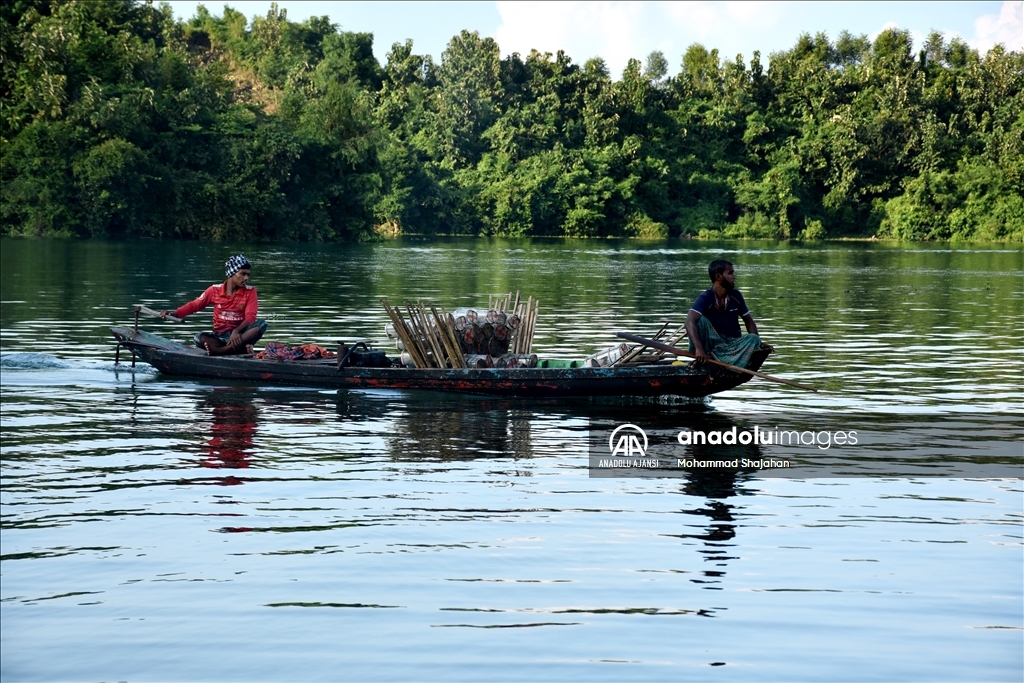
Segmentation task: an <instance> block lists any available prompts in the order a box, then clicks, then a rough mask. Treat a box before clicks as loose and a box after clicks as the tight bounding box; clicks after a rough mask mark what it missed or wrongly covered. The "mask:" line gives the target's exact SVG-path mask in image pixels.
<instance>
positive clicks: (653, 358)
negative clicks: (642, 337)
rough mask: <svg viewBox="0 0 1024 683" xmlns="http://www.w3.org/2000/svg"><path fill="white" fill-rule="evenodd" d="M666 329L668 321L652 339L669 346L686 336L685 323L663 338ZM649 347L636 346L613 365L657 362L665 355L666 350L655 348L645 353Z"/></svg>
mask: <svg viewBox="0 0 1024 683" xmlns="http://www.w3.org/2000/svg"><path fill="white" fill-rule="evenodd" d="M666 330H668V323H665V324H663V325H662V326H661V329H660V330H658V331H657V332H656V333H654V335H653V336H652V337H651V339H653V340H654V341H660V342H662V343H664V344H668V345H669V346H675V345H676V344H678V343H679V342H680V341H681V340H683V339H684V338H685V337H686V324H685V323H684V324H683V325H680V326H679V327H678V328H677V329H676V331H675V332H672V333H671V334H669V335H668V336H667V337H665V339H662V337H663V336H664V335H665V332H666ZM647 348H648V347H646V346H643V345H642V344H641V345H640V346H636V347H634V348H633V349H632V350H631V351H630V352H629V353H627V354H625V355H623V356H622V357H621V358H619V359H618V360H616V361H615V362H614V363H612V365H623V364H624V363H655V362H657V361H659V360H661V359H662V358H664V357H665V351H659V350H654V351H652V352H651V353H644V351H645V350H647Z"/></svg>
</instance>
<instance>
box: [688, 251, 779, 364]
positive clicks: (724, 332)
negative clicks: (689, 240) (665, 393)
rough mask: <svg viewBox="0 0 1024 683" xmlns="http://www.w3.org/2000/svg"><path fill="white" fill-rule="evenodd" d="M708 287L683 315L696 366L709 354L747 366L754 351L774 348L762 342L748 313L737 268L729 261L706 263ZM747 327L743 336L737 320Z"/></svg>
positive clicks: (717, 358) (772, 349) (725, 361)
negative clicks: (737, 275)
mask: <svg viewBox="0 0 1024 683" xmlns="http://www.w3.org/2000/svg"><path fill="white" fill-rule="evenodd" d="M708 276H709V277H710V278H711V287H710V288H709V289H707V290H705V291H704V292H702V293H701V295H700V296H698V297H697V300H696V301H694V302H693V306H692V307H691V308H690V312H689V313H688V314H687V316H686V332H687V335H688V336H689V338H690V353H692V354H694V355H695V356H696V363H697V364H698V365H700V364H702V363H704V362H705V361H706V360H707V359H708V358H709V357H713V358H714V359H715V360H719V361H721V362H723V363H728V364H730V365H737V366H739V367H741V368H745V367H747V365H748V364H749V363H750V358H751V356H753V354H754V352H755V351H757V350H759V349H762V348H763V349H767V350H768V351H769V352H770V351H774V350H775V348H774V347H772V346H770V345H768V344H763V343H761V337H760V336H758V334H757V324H756V323H755V322H754V316H752V315H751V314H750V310H749V309H748V308H747V304H746V302H745V301H744V300H743V295H742V294H740V291H739V290H738V289H736V271H735V270H733V267H732V264H731V263H729V262H728V261H724V260H721V259H720V260H718V261H712V262H711V265H709V266H708ZM740 318H742V319H743V325H744V326H745V327H746V328H747V334H746V336H743V335H742V333H741V332H740V325H739V319H740Z"/></svg>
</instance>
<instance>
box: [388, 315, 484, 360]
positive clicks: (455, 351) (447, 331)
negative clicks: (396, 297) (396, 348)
mask: <svg viewBox="0 0 1024 683" xmlns="http://www.w3.org/2000/svg"><path fill="white" fill-rule="evenodd" d="M380 302H381V304H382V305H383V306H384V310H385V311H387V314H388V317H390V318H391V323H392V324H393V325H394V328H395V334H396V335H397V336H398V338H399V340H400V341H401V342H402V346H403V347H404V348H405V352H406V353H408V354H409V356H410V358H411V360H412V362H413V365H415V366H416V367H417V368H446V367H453V368H464V367H466V359H465V357H464V356H463V354H462V349H461V348H460V347H459V342H458V339H457V337H456V333H455V321H454V319H453V318H452V316H451V315H449V314H448V313H446V312H444V309H441V311H442V312H441V313H438V312H437V308H435V307H434V306H433V305H432V306H430V313H429V314H428V313H427V309H426V307H424V305H423V302H422V301H417V302H416V304H415V306H414V305H412V304H409V303H406V304H405V311H406V313H407V314H408V316H409V320H408V322H406V320H405V318H404V317H403V316H402V311H401V310H400V309H399V307H398V306H395V307H394V308H392V307H391V305H390V304H388V300H387V299H381V301H380Z"/></svg>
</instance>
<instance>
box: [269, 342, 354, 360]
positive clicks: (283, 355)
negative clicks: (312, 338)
mask: <svg viewBox="0 0 1024 683" xmlns="http://www.w3.org/2000/svg"><path fill="white" fill-rule="evenodd" d="M253 358H260V359H263V360H317V359H319V358H334V352H333V351H328V350H327V349H325V348H324V347H322V346H317V345H316V344H303V345H302V346H289V345H287V344H282V343H281V342H267V343H266V345H265V346H264V347H263V350H262V351H260V352H259V353H257V354H256V355H254V356H253Z"/></svg>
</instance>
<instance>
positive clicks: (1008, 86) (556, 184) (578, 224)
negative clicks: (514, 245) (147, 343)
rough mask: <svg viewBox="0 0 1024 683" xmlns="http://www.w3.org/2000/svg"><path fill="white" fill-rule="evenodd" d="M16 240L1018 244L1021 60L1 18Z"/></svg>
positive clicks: (894, 36) (853, 47)
mask: <svg viewBox="0 0 1024 683" xmlns="http://www.w3.org/2000/svg"><path fill="white" fill-rule="evenodd" d="M0 15H2V16H0V19H2V24H0V28H2V59H3V74H2V82H0V98H2V117H0V144H2V173H3V178H2V183H3V187H2V192H3V195H2V196H3V202H2V217H0V220H2V232H3V234H8V235H48V236H104V237H183V238H202V239H297V240H336V239H368V238H372V237H374V236H375V235H377V234H387V233H397V232H409V233H425V234H442V233H458V234H481V235H528V236H545V235H554V236H639V237H664V236H681V235H690V236H703V237H713V236H724V237H764V238H802V239H817V238H822V237H826V236H827V237H837V236H879V237H886V238H896V239H903V240H920V239H978V240H981V239H997V240H1013V241H1022V240H1024V106H1022V104H1024V55H1022V54H1021V53H1019V52H1006V51H1004V50H1003V49H1001V48H1000V47H996V48H994V49H993V50H991V51H990V52H989V53H988V54H987V55H984V56H982V55H979V54H978V53H977V52H976V51H975V50H973V49H971V48H970V47H969V46H967V45H966V44H965V43H963V42H961V41H959V40H952V41H948V42H947V41H945V40H944V39H943V37H942V36H941V35H939V34H933V35H932V36H930V37H929V39H928V41H927V43H926V44H925V46H924V48H923V49H922V50H920V51H919V52H918V53H917V54H915V53H914V50H913V44H912V40H911V38H910V35H909V33H908V32H907V31H901V30H896V29H892V30H887V31H885V32H883V33H882V34H880V35H879V36H878V37H877V38H876V39H875V40H874V41H873V42H872V41H870V40H868V39H867V38H866V37H864V36H860V37H855V36H851V35H849V34H847V33H843V34H841V35H840V36H839V37H838V38H837V39H836V40H835V41H834V42H833V41H830V40H829V39H828V38H827V37H826V36H825V35H823V34H819V35H817V36H813V37H812V36H809V35H805V36H803V37H801V38H800V40H799V41H798V42H797V44H796V46H794V47H793V49H791V50H789V51H787V52H782V53H777V54H773V55H772V56H771V60H770V68H765V67H764V65H763V64H762V62H761V58H760V56H759V55H758V53H756V52H755V53H754V54H753V57H752V59H751V60H750V63H749V64H747V63H745V61H744V59H743V58H742V56H737V58H736V59H735V60H733V61H730V60H722V59H721V58H720V56H719V54H718V52H717V50H708V49H706V48H704V47H703V46H701V45H693V46H691V47H690V48H689V49H688V50H687V52H686V54H685V55H684V56H683V58H682V62H681V67H680V70H679V72H678V73H676V74H675V75H669V71H670V67H669V63H668V61H667V60H666V58H665V56H664V55H662V54H661V53H659V52H653V53H651V55H649V56H648V57H647V59H646V60H645V62H644V63H641V62H640V61H637V60H633V61H630V62H629V65H628V66H627V67H626V69H625V71H624V72H623V74H622V77H621V78H620V79H619V80H613V79H612V77H611V76H610V74H609V73H608V69H607V67H606V66H605V64H604V62H603V61H602V60H600V59H592V60H590V61H588V62H586V63H585V64H582V65H579V64H574V63H573V62H572V61H571V60H570V59H569V57H568V56H566V55H565V54H563V53H561V52H560V53H558V54H557V55H554V56H552V55H550V54H542V53H538V52H532V53H531V54H529V55H527V56H525V57H522V56H520V55H518V54H513V55H510V56H508V57H506V58H504V59H502V58H501V56H500V53H499V49H498V45H497V44H496V43H495V42H494V41H493V40H492V39H490V38H481V37H480V36H479V35H478V34H476V33H469V32H466V31H463V32H462V33H460V34H459V35H457V36H455V37H454V38H452V40H451V42H450V43H449V44H448V47H447V49H446V50H445V52H444V54H443V55H442V58H441V63H440V64H435V63H434V62H433V60H432V59H431V58H430V57H424V56H420V55H416V54H415V53H414V51H413V46H412V43H411V41H406V42H405V44H395V45H394V46H392V49H391V51H390V52H389V53H388V57H387V63H386V64H385V65H383V66H381V65H380V64H379V63H378V62H377V61H376V59H375V58H374V56H373V50H372V47H373V37H372V35H371V34H366V33H350V32H344V31H339V30H338V27H337V26H336V25H334V24H331V23H330V21H329V20H328V19H327V18H326V17H321V18H312V19H309V20H308V21H305V22H302V23H295V22H290V21H288V19H287V17H286V14H285V12H284V11H282V10H279V9H278V8H277V7H276V6H275V7H274V8H273V9H272V10H271V11H270V12H269V13H268V14H267V16H266V17H257V18H255V19H253V20H251V21H249V20H247V19H246V17H245V16H243V15H242V14H240V13H238V12H236V11H233V10H231V9H228V8H225V10H224V14H223V16H221V17H216V16H213V15H211V14H210V13H209V12H208V11H206V10H205V9H204V8H202V7H200V10H199V12H198V14H197V15H196V16H195V17H193V18H191V19H190V20H188V21H175V20H174V19H173V17H172V14H171V11H170V9H169V8H168V7H167V6H161V7H159V8H157V7H154V6H152V5H151V4H142V3H138V2H132V1H129V0H118V1H107V2H69V1H55V0H51V1H47V0H8V2H5V3H4V4H3V5H0Z"/></svg>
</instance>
